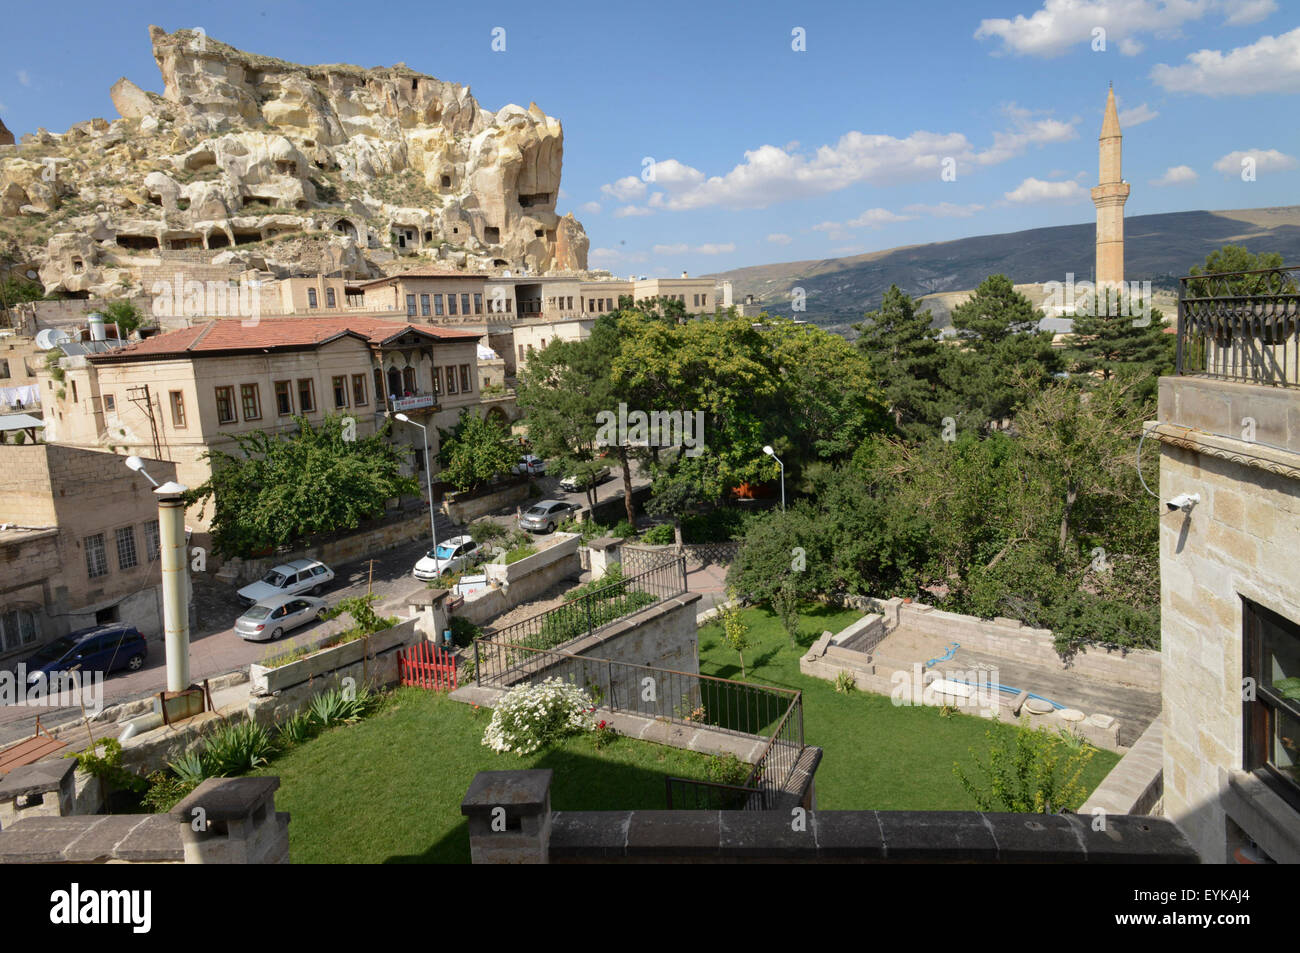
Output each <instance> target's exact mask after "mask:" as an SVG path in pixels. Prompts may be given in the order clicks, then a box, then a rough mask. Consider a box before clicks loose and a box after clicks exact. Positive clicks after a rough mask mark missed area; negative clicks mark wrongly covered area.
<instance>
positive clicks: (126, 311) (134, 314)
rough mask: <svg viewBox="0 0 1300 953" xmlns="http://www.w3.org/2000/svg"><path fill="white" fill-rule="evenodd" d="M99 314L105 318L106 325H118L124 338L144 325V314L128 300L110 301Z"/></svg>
mask: <svg viewBox="0 0 1300 953" xmlns="http://www.w3.org/2000/svg"><path fill="white" fill-rule="evenodd" d="M99 313H100V314H102V315H103V316H104V323H105V324H116V325H117V326H118V328H119V329H121V331H122V334H123V336H126V335H128V334H130V333H131V332H132V331H134V330H135V329H136V328H138V327H140V325H142V324H144V314H143V313H142V312H141V311H140V309H139V308H137V307H136V306H135V305H134V304H132V303H131V301H130V300H128V299H126V298H119V299H118V300H116V301H110V302H109V303H108V304H107V305H105V306H104V307H102V308H100V309H99Z"/></svg>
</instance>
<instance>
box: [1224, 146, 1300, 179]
mask: <svg viewBox="0 0 1300 953" xmlns="http://www.w3.org/2000/svg"><path fill="white" fill-rule="evenodd" d="M1245 159H1253V160H1254V165H1255V171H1256V172H1284V171H1286V170H1287V169H1294V168H1295V167H1296V166H1297V165H1300V163H1297V162H1296V160H1295V157H1294V156H1289V155H1287V154H1286V153H1285V152H1278V151H1277V150H1276V149H1239V150H1238V151H1236V152H1229V153H1228V154H1227V155H1226V156H1224V157H1223V158H1222V159H1220V160H1219V161H1218V162H1216V163H1214V171H1215V172H1222V173H1223V174H1224V175H1226V176H1228V177H1229V178H1232V177H1234V176H1237V175H1240V174H1241V170H1242V161H1243V160H1245Z"/></svg>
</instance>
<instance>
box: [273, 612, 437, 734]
mask: <svg viewBox="0 0 1300 953" xmlns="http://www.w3.org/2000/svg"><path fill="white" fill-rule="evenodd" d="M419 621H420V620H418V619H408V620H406V621H405V622H401V623H398V624H397V625H395V626H393V627H392V628H391V629H385V630H384V631H382V632H376V633H375V634H374V635H372V636H370V638H369V640H368V642H369V644H368V645H367V640H365V639H358V640H357V641H355V642H348V643H346V644H344V645H338V646H335V647H334V648H331V649H326V650H324V651H322V652H318V653H316V654H314V655H309V656H307V657H306V658H304V659H301V660H300V661H297V662H290V663H289V664H288V665H282V666H280V667H278V668H266V667H265V666H262V665H257V664H253V665H251V666H249V679H250V681H251V682H252V686H251V688H252V690H251V692H250V694H249V697H248V716H249V717H250V718H252V719H253V720H254V721H256V722H258V723H259V724H262V725H266V726H268V727H269V726H270V725H273V724H275V723H277V722H280V721H283V720H284V719H286V718H289V717H292V716H293V715H295V714H297V713H298V712H299V711H301V710H302V709H303V708H304V707H305V706H306V705H307V704H308V703H309V702H310V701H311V700H312V698H314V697H315V696H316V695H319V694H320V693H321V692H323V691H327V690H328V689H330V688H334V687H336V686H338V685H341V684H342V683H343V679H345V678H351V679H353V681H354V683H355V686H356V688H357V689H358V690H360V689H361V687H362V686H363V685H369V686H370V687H372V688H379V687H383V686H386V685H392V684H394V683H395V682H396V681H397V654H398V652H399V651H400V650H401V649H403V648H405V647H406V646H408V645H412V644H414V643H415V642H418V641H421V640H422V639H424V635H423V633H421V632H420V631H419V630H418V628H417V624H418V623H419Z"/></svg>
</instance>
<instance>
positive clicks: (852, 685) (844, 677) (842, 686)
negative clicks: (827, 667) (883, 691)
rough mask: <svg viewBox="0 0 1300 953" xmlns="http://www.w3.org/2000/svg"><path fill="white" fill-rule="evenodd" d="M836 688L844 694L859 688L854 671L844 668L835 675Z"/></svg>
mask: <svg viewBox="0 0 1300 953" xmlns="http://www.w3.org/2000/svg"><path fill="white" fill-rule="evenodd" d="M835 690H836V691H837V692H840V693H841V694H844V695H847V694H848V693H849V692H856V691H857V690H858V680H857V679H856V678H854V677H853V673H852V672H850V671H849V670H848V669H846V668H842V669H840V671H839V673H838V674H837V675H836V676H835Z"/></svg>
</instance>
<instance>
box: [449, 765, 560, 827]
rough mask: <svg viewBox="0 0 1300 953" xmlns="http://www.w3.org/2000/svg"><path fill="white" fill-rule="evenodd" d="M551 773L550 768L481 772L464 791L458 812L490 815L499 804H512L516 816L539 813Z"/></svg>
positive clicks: (542, 806) (544, 805)
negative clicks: (463, 797)
mask: <svg viewBox="0 0 1300 953" xmlns="http://www.w3.org/2000/svg"><path fill="white" fill-rule="evenodd" d="M554 775H555V772H554V771H552V770H551V769H550V768H537V769H533V770H530V771H480V772H479V773H478V774H476V775H474V780H473V782H472V783H471V784H470V786H469V790H468V791H466V792H465V799H464V800H463V801H461V803H460V812H461V813H462V814H464V815H465V816H466V817H471V816H479V815H484V814H489V815H490V814H491V813H492V811H493V810H494V809H495V808H498V807H511V808H514V810H515V813H516V814H517V815H519V816H523V815H532V814H540V813H541V812H542V811H543V810H545V809H546V805H547V803H548V798H549V795H550V790H551V778H552V777H553V776H554Z"/></svg>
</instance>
